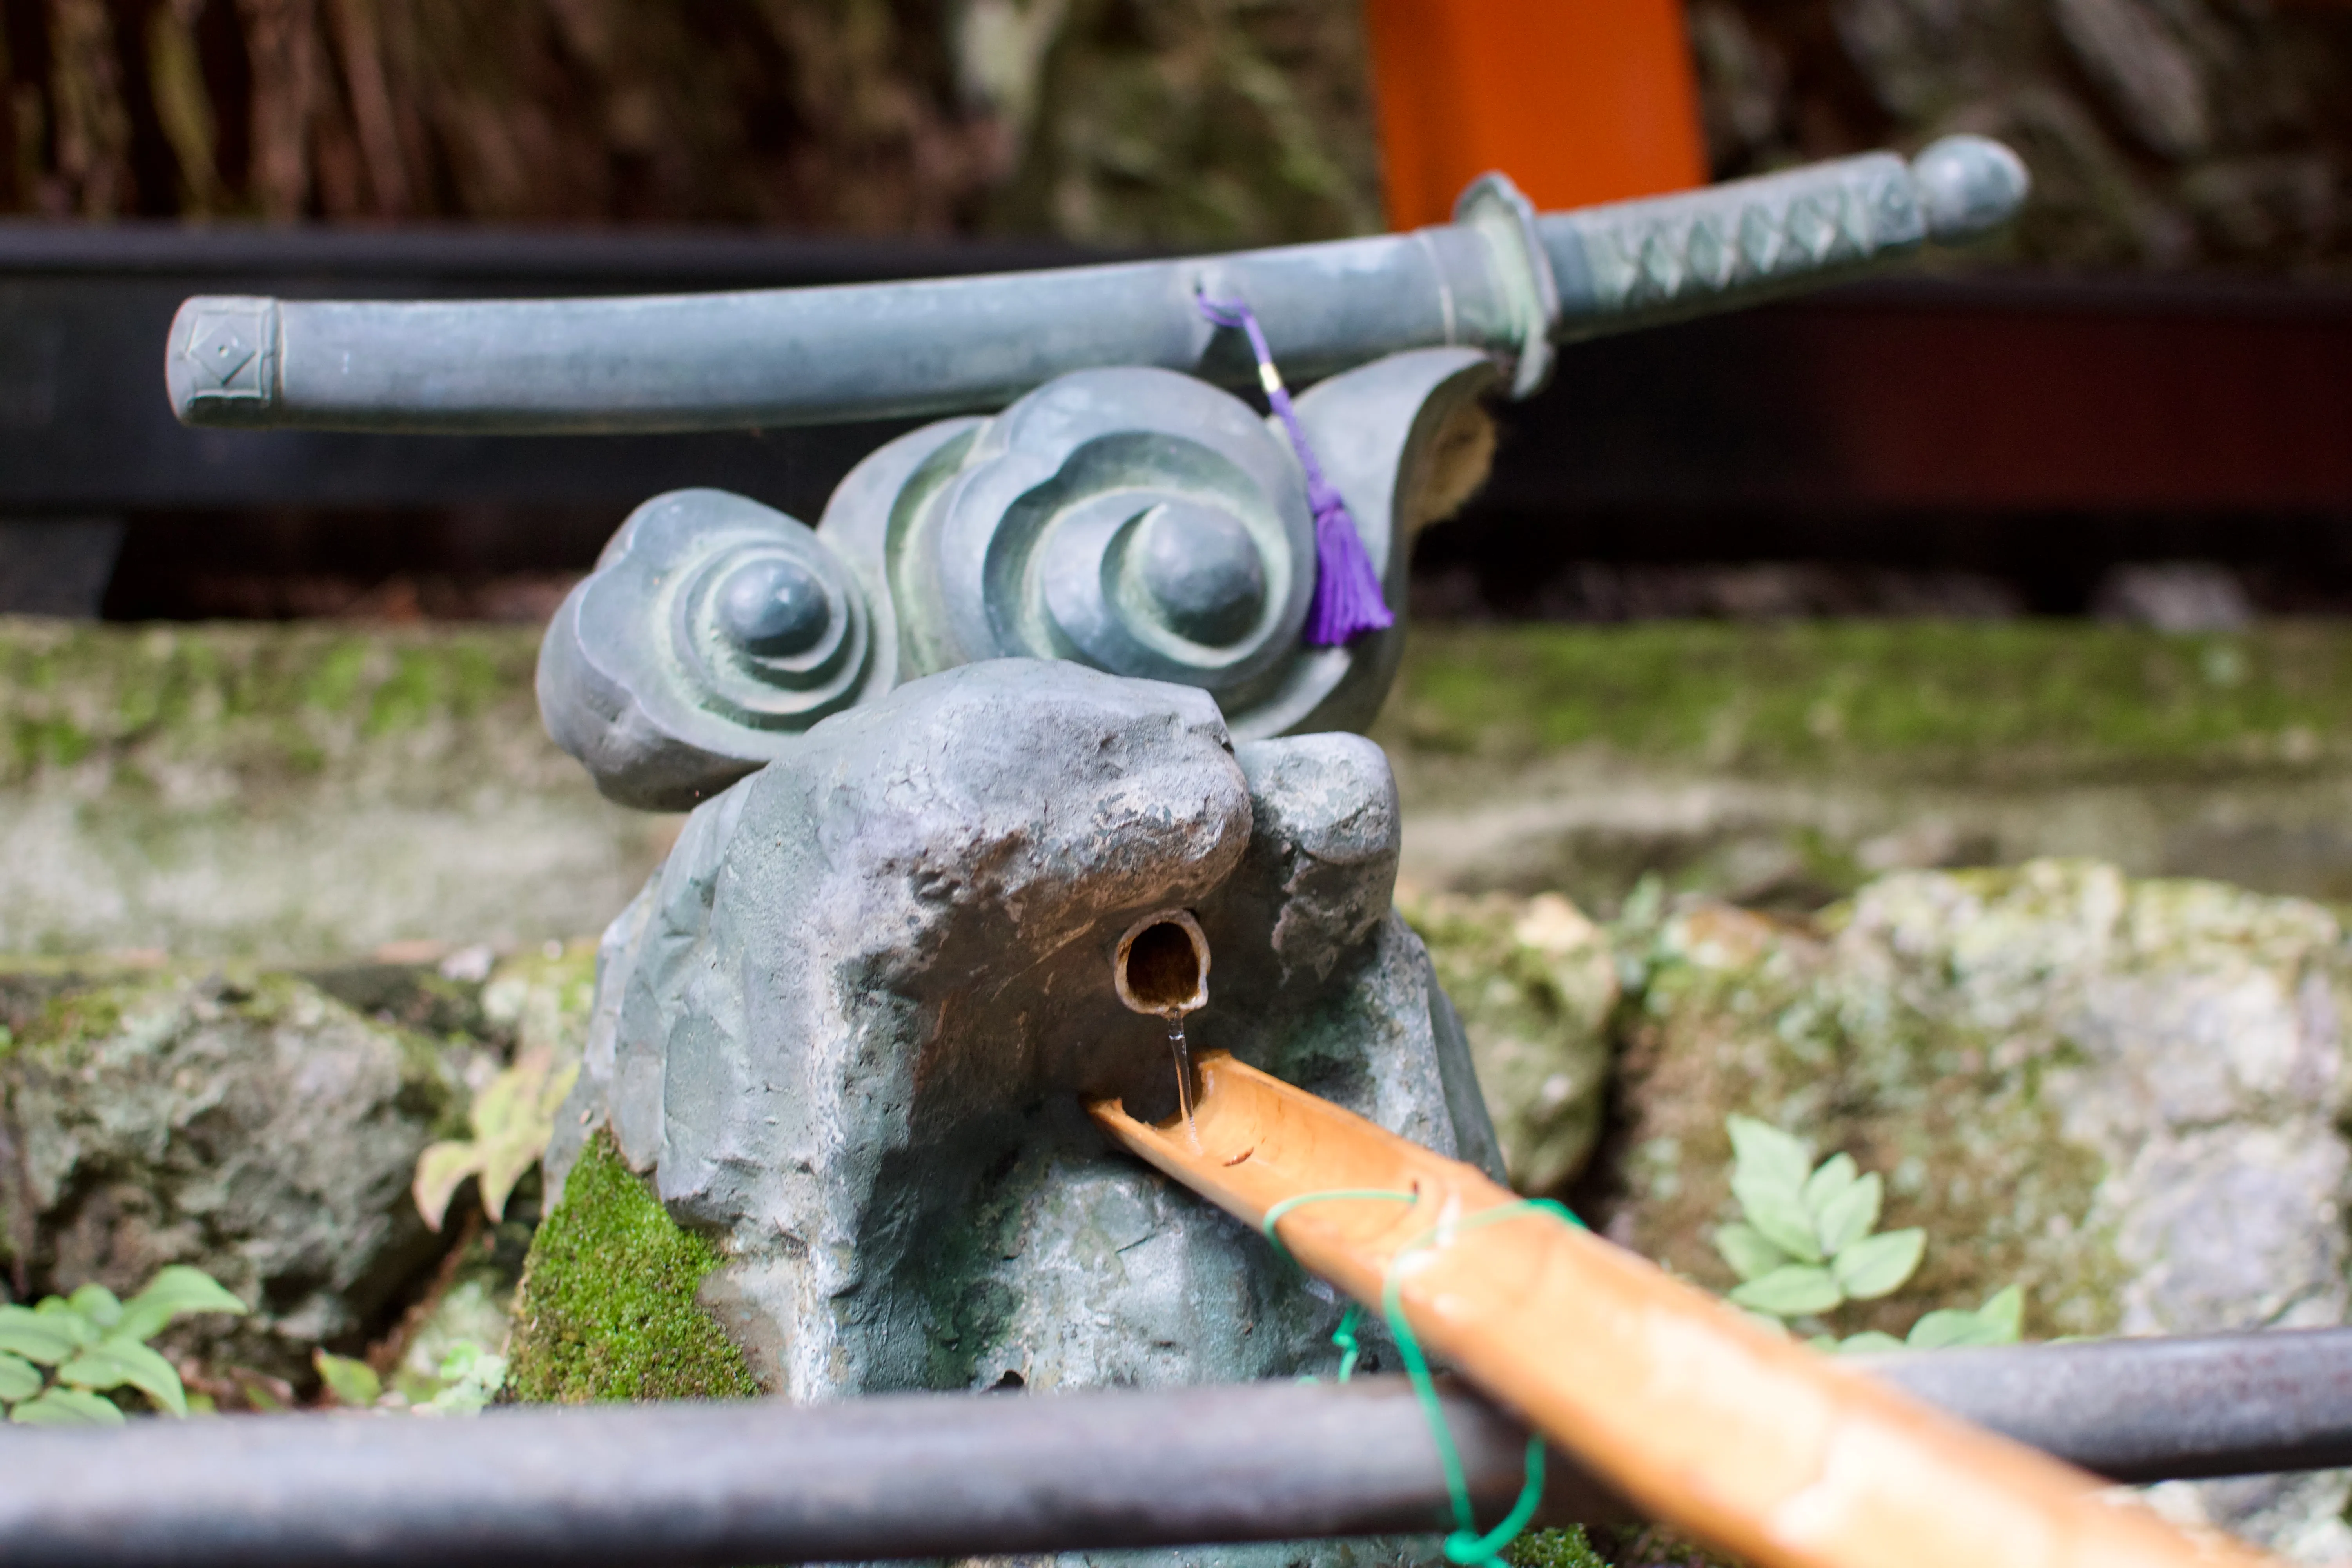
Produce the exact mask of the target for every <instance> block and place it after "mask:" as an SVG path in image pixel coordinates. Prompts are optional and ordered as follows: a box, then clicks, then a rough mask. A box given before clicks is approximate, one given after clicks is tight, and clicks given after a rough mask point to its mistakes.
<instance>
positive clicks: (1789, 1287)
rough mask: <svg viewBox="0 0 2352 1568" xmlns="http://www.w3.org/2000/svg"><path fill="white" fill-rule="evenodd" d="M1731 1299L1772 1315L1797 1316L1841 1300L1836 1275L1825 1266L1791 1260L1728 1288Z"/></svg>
mask: <svg viewBox="0 0 2352 1568" xmlns="http://www.w3.org/2000/svg"><path fill="white" fill-rule="evenodd" d="M1731 1300H1732V1301H1733V1302H1734V1303H1735V1304H1736V1305H1738V1306H1742V1307H1748V1308H1751V1309H1753V1310H1756V1311H1759V1312H1770V1313H1772V1314H1773V1315H1774V1316H1776V1317H1781V1318H1801V1317H1803V1316H1805V1315H1806V1314H1808V1313H1811V1312H1826V1311H1828V1310H1830V1309H1832V1307H1835V1306H1836V1305H1837V1304H1838V1303H1839V1302H1840V1301H1843V1300H1845V1294H1844V1292H1843V1291H1841V1290H1840V1289H1838V1282H1837V1279H1836V1278H1835V1277H1834V1276H1833V1275H1832V1274H1831V1273H1830V1271H1829V1270H1828V1269H1826V1268H1808V1267H1806V1266H1804V1265H1802V1264H1796V1263H1792V1264H1790V1266H1789V1267H1788V1268H1775V1269H1774V1270H1772V1272H1771V1273H1769V1274H1767V1275H1766V1276H1764V1278H1762V1279H1751V1280H1749V1281H1748V1283H1747V1284H1745V1285H1742V1286H1740V1287H1739V1288H1738V1289H1735V1290H1733V1291H1732V1292H1731Z"/></svg>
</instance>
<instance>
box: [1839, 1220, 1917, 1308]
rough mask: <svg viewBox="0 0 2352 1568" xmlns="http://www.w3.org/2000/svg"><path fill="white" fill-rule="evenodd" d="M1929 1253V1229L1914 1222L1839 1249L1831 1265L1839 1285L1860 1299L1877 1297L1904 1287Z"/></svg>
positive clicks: (1867, 1299)
mask: <svg viewBox="0 0 2352 1568" xmlns="http://www.w3.org/2000/svg"><path fill="white" fill-rule="evenodd" d="M1926 1256H1927V1232H1926V1231H1924V1230H1921V1229H1919V1228H1918V1227H1917V1226H1913V1227H1912V1228H1910V1229H1908V1230H1890V1231H1888V1232H1886V1233H1885V1235H1883V1236H1865V1237H1863V1238H1862V1239H1861V1240H1860V1241H1857V1242H1855V1243H1854V1244H1853V1246H1851V1247H1847V1248H1846V1249H1845V1250H1844V1251H1843V1252H1841V1253H1839V1254H1838V1255H1837V1257H1836V1258H1835V1259H1834V1260H1832V1262H1831V1264H1830V1267H1831V1268H1832V1269H1834V1270H1835V1271H1836V1273H1837V1278H1838V1288H1839V1289H1842V1290H1843V1291H1844V1292H1845V1293H1846V1294H1847V1295H1848V1296H1849V1297H1851V1298H1853V1300H1857V1301H1875V1300H1878V1299H1879V1298H1880V1297H1881V1296H1891V1295H1893V1294H1894V1293H1895V1291H1897V1290H1899V1289H1902V1288H1903V1282H1904V1281H1905V1280H1906V1279H1910V1278H1911V1276H1912V1275H1913V1274H1914V1273H1915V1272H1916V1271H1917V1269H1918V1268H1919V1260H1920V1259H1921V1258H1925V1257H1926Z"/></svg>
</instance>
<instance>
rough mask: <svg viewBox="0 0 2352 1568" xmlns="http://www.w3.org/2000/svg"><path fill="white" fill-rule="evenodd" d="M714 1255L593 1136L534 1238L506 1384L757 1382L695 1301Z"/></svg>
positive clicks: (669, 1393) (706, 1395) (716, 1393)
mask: <svg viewBox="0 0 2352 1568" xmlns="http://www.w3.org/2000/svg"><path fill="white" fill-rule="evenodd" d="M718 1266H719V1254H718V1253H717V1251H716V1250H714V1249H713V1248H712V1247H711V1246H710V1244H709V1242H707V1241H705V1240H703V1239H702V1238H701V1237H698V1236H695V1235H693V1234H691V1233H690V1232H688V1231H685V1230H682V1229H680V1228H679V1227H678V1226H677V1225H676V1224H675V1223H674V1222H673V1221H672V1220H671V1219H670V1217H669V1215H667V1213H666V1212H664V1210H663V1208H662V1206H661V1204H660V1203H659V1201H657V1200H656V1198H655V1197H654V1195H653V1194H651V1193H650V1192H648V1191H646V1185H645V1184H644V1182H642V1181H641V1180H639V1179H638V1177H637V1176H636V1175H635V1173H633V1172H632V1171H630V1169H629V1168H628V1166H627V1165H626V1164H625V1163H622V1160H621V1157H620V1154H619V1152H617V1151H615V1150H614V1147H613V1145H612V1142H611V1140H610V1139H609V1138H606V1137H604V1136H601V1135H600V1136H599V1137H598V1138H597V1139H596V1140H595V1141H594V1142H592V1143H590V1144H589V1146H588V1148H587V1149H586V1150H585V1151H584V1152H583V1153H582V1155H581V1157H580V1160H579V1163H576V1164H575V1165H573V1166H572V1173H571V1175H570V1176H569V1178H568V1179H567V1180H566V1181H565V1183H564V1186H563V1199H562V1202H561V1203H559V1204H557V1205H555V1208H554V1211H553V1212H552V1213H551V1214H550V1215H548V1216H547V1219H546V1220H545V1222H544V1223H542V1224H541V1226H540V1228H539V1234H538V1236H537V1237H534V1238H533V1240H532V1242H531V1249H530V1261H529V1262H528V1263H527V1264H526V1265H525V1267H524V1272H523V1282H522V1289H521V1291H520V1295H519V1296H518V1298H517V1300H516V1309H515V1328H514V1337H513V1341H512V1343H511V1349H510V1352H509V1358H510V1368H511V1370H510V1372H509V1387H510V1388H512V1389H513V1391H514V1393H515V1395H516V1397H517V1398H519V1399H522V1400H525V1401H527V1402H531V1403H539V1404H560V1405H581V1404H587V1403H590V1402H593V1401H601V1400H646V1399H730V1398H746V1397H749V1396H751V1395H752V1394H757V1393H759V1392H760V1390H759V1386H758V1384H756V1383H754V1382H753V1380H752V1377H751V1370H750V1368H749V1367H748V1366H746V1365H745V1363H744V1360H743V1354H742V1352H740V1351H739V1350H737V1349H736V1348H735V1346H734V1345H733V1344H732V1343H731V1342H729V1340H728V1338H727V1336H726V1335H725V1334H724V1333H723V1332H721V1331H720V1330H719V1324H718V1323H717V1322H716V1321H714V1320H713V1319H712V1318H711V1317H710V1315H709V1313H708V1312H706V1311H704V1310H702V1308H701V1307H700V1306H699V1305H698V1304H697V1302H696V1293H697V1291H698V1290H699V1289H700V1288H701V1285H702V1281H703V1278H704V1276H706V1275H708V1274H709V1272H710V1271H711V1270H712V1269H713V1268H717V1267H718Z"/></svg>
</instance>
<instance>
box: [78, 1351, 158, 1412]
mask: <svg viewBox="0 0 2352 1568" xmlns="http://www.w3.org/2000/svg"><path fill="white" fill-rule="evenodd" d="M58 1382H59V1383H68V1384H73V1386H75V1387H76V1388H93V1389H106V1388H121V1387H122V1386H123V1385H125V1384H129V1385H130V1386H131V1387H132V1388H135V1389H137V1390H138V1391H139V1392H140V1393H142V1394H145V1395H146V1396H147V1397H148V1398H149V1399H152V1400H153V1401H154V1402H155V1404H156V1405H160V1406H161V1407H162V1408H163V1409H164V1410H167V1411H169V1412H171V1413H172V1414H173V1415H186V1414H187V1413H188V1396H187V1392H186V1390H184V1389H183V1388H182V1387H181V1386H180V1374H179V1373H177V1372H175V1371H173V1367H172V1363H170V1362H168V1361H165V1360H164V1359H163V1357H162V1356H160V1355H157V1354H156V1353H155V1352H153V1351H151V1350H149V1349H148V1348H147V1347H146V1346H145V1345H142V1344H141V1343H140V1342H138V1341H136V1340H109V1341H107V1342H105V1343H104V1344H100V1345H92V1346H91V1347H90V1348H89V1349H88V1350H86V1351H84V1352H81V1354H79V1355H78V1356H76V1357H74V1358H73V1360H71V1361H69V1362H68V1363H66V1364H65V1365H63V1366H61V1367H59V1368H58Z"/></svg>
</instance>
